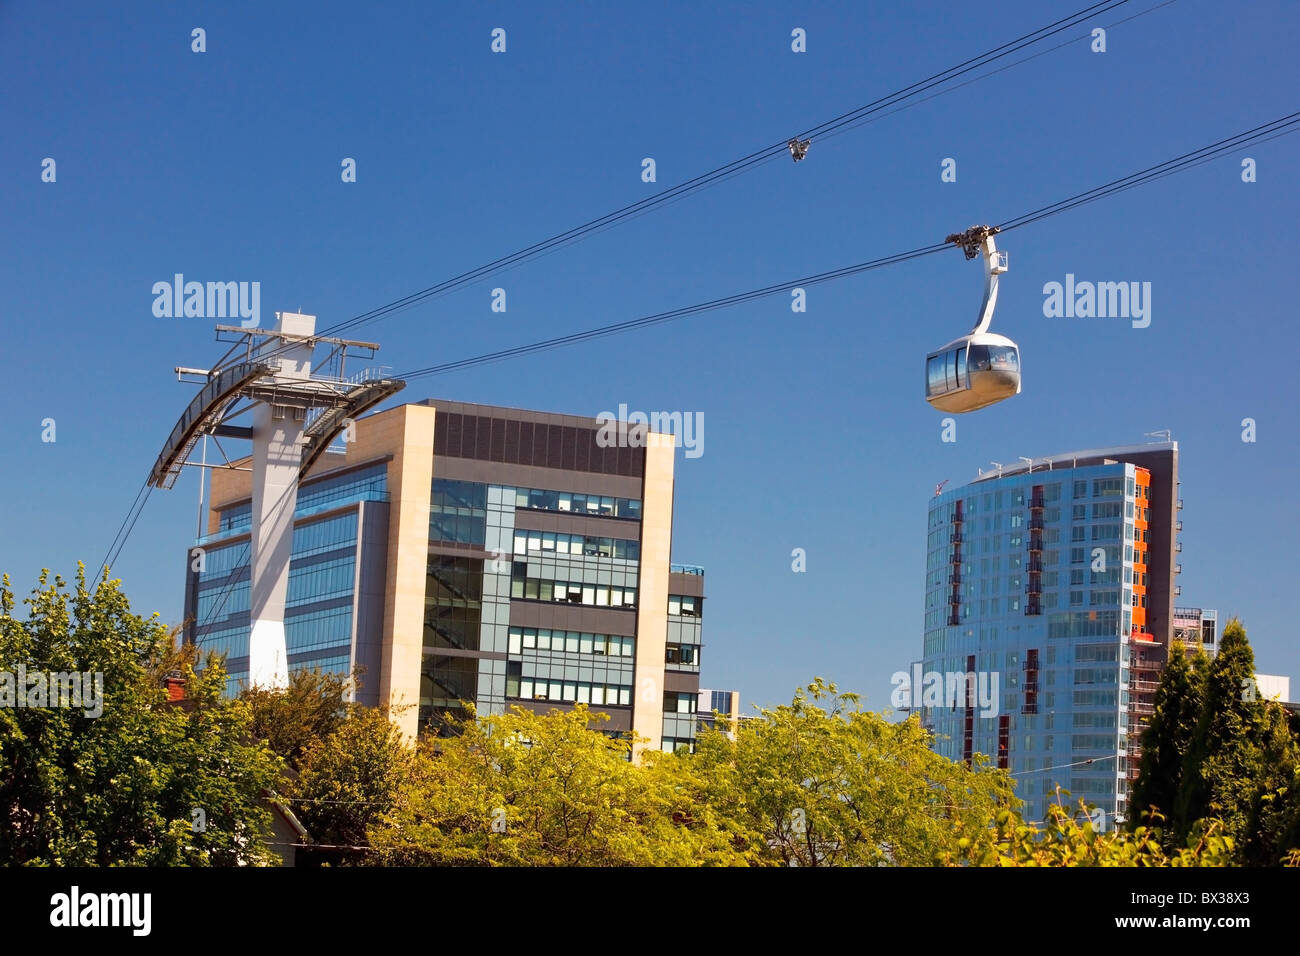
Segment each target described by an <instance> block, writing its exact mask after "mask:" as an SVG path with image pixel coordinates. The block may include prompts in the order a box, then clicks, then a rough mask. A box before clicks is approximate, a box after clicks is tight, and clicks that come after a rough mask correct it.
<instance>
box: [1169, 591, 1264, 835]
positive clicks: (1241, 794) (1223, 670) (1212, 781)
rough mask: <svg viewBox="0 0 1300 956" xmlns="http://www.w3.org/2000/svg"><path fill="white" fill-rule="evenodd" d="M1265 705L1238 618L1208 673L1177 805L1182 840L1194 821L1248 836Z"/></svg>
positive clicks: (1260, 759) (1175, 815)
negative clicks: (1218, 822) (1216, 821)
mask: <svg viewBox="0 0 1300 956" xmlns="http://www.w3.org/2000/svg"><path fill="white" fill-rule="evenodd" d="M1263 736H1264V704H1263V702H1262V701H1260V700H1259V699H1258V694H1257V693H1256V692H1255V655H1254V653H1253V652H1252V651H1251V649H1250V643H1249V642H1248V641H1247V640H1246V629H1245V628H1244V627H1242V625H1241V622H1240V621H1239V620H1237V619H1236V618H1235V617H1234V618H1232V619H1231V620H1230V621H1228V623H1227V624H1226V625H1225V626H1224V628H1223V636H1222V638H1221V639H1220V641H1219V653H1218V655H1217V656H1216V657H1215V658H1214V660H1213V662H1211V664H1210V667H1209V670H1208V672H1207V674H1206V681H1205V703H1204V706H1203V707H1202V709H1201V714H1200V717H1199V719H1198V720H1197V723H1196V730H1195V731H1194V732H1193V734H1192V740H1191V742H1190V744H1189V745H1188V749H1187V756H1186V761H1185V763H1184V765H1183V773H1182V780H1181V781H1180V784H1179V789H1178V793H1177V796H1176V798H1175V801H1174V813H1173V828H1174V834H1175V837H1176V839H1177V840H1178V841H1179V842H1181V841H1182V840H1183V839H1185V838H1186V836H1187V835H1188V834H1189V833H1190V832H1191V830H1192V826H1193V825H1194V824H1195V823H1196V821H1198V820H1200V819H1202V818H1204V817H1211V816H1213V817H1218V818H1220V819H1222V820H1223V823H1224V826H1225V828H1226V832H1227V833H1228V834H1229V835H1230V836H1233V837H1240V836H1242V835H1243V834H1244V831H1245V828H1246V826H1247V823H1248V819H1249V815H1250V807H1251V805H1252V803H1253V802H1254V799H1255V795H1256V791H1257V789H1258V783H1259V781H1260V779H1261V777H1262V775H1263V769H1264V768H1263V749H1262V744H1263Z"/></svg>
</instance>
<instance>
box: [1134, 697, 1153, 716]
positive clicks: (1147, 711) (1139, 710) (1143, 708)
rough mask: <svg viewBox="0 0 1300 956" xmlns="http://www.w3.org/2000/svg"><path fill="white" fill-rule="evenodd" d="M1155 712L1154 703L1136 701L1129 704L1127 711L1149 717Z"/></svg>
mask: <svg viewBox="0 0 1300 956" xmlns="http://www.w3.org/2000/svg"><path fill="white" fill-rule="evenodd" d="M1155 712H1156V707H1155V704H1146V703H1141V702H1138V701H1135V702H1133V703H1132V704H1129V713H1132V714H1138V715H1139V716H1144V717H1150V716H1151V715H1152V714H1154V713H1155Z"/></svg>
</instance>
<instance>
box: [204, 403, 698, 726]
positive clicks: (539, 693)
mask: <svg viewBox="0 0 1300 956" xmlns="http://www.w3.org/2000/svg"><path fill="white" fill-rule="evenodd" d="M600 424H601V423H600V422H598V421H597V420H595V419H590V418H578V417H574V416H569V415H557V414H549V413H542V412H529V411H520V410H516V409H508V408H497V407H492V406H483V405H469V404H464V403H459V402H444V401H434V400H429V401H425V402H422V403H418V404H408V405H400V406H397V407H395V408H391V409H388V410H387V411H383V412H380V413H378V414H374V415H371V416H368V417H366V418H363V419H361V420H359V421H357V422H356V423H355V424H354V426H353V428H352V429H350V430H349V432H348V433H347V435H346V436H345V437H346V438H347V440H346V441H345V442H344V443H343V444H342V446H341V449H340V451H339V452H336V453H330V454H325V455H323V456H322V457H321V458H320V460H319V461H317V463H316V464H315V465H313V466H312V468H311V469H310V471H309V472H308V474H307V475H306V476H305V477H304V478H303V480H302V481H301V482H300V488H299V493H298V500H297V507H296V510H295V517H294V531H293V548H292V556H291V559H290V569H289V584H288V596H287V600H286V612H285V630H286V642H287V652H288V663H289V668H290V670H295V669H301V668H309V667H310V668H321V669H323V670H327V671H334V672H338V673H345V674H346V673H350V672H352V671H353V669H354V668H356V667H357V666H360V667H362V668H364V674H363V677H362V684H361V687H360V690H359V691H358V692H357V693H356V699H357V700H359V701H361V702H363V703H368V704H372V705H374V704H381V703H382V704H388V705H390V706H392V707H394V708H404V709H402V710H400V711H399V712H398V713H397V716H396V718H395V719H396V720H397V721H398V723H399V725H400V726H401V727H402V728H403V730H404V731H406V732H407V733H409V734H414V733H416V732H417V730H418V731H420V732H433V733H439V732H444V731H445V729H446V723H445V719H446V718H447V717H448V715H452V714H459V713H461V712H462V704H461V702H462V701H469V702H472V703H473V704H474V706H475V708H476V710H477V712H478V713H479V714H481V715H486V714H492V713H501V712H503V711H504V710H505V708H506V707H507V706H508V705H511V704H518V705H521V706H523V707H526V708H530V709H533V710H537V711H543V712H544V711H547V710H550V709H551V708H553V707H557V706H558V707H570V706H572V705H574V704H576V703H585V704H589V705H591V707H592V708H593V709H594V710H598V711H601V712H603V713H606V714H608V715H609V717H610V720H609V721H608V722H607V723H605V724H603V725H602V729H604V730H606V731H607V732H613V733H628V732H635V733H636V734H638V735H639V736H641V737H644V738H646V739H647V740H649V741H650V742H649V744H647V745H645V746H648V747H652V748H655V749H658V748H660V747H665V746H666V747H669V748H673V747H676V746H679V745H682V744H685V745H686V746H689V745H690V744H691V742H692V741H693V740H694V736H695V710H696V704H697V701H698V692H699V670H700V649H701V643H702V642H701V636H700V633H701V620H702V614H703V605H704V578H703V571H702V569H700V568H697V567H688V566H674V565H671V564H670V550H671V537H672V518H673V464H674V439H673V437H672V436H665V435H658V434H655V433H649V432H648V431H647V430H646V428H645V427H644V426H635V425H633V426H620V430H619V432H618V439H617V442H611V441H610V440H609V437H610V436H609V430H608V428H607V429H606V432H605V434H604V435H602V434H601V430H600ZM606 446H609V447H606ZM236 464H239V463H236ZM250 505H251V501H250V482H249V474H248V472H246V471H238V470H226V469H219V470H216V471H214V472H213V475H212V489H211V498H210V503H209V523H208V534H206V535H205V536H203V537H202V538H201V539H199V541H198V542H197V547H198V548H199V549H201V555H199V556H198V557H196V556H195V554H194V553H193V552H192V553H191V556H190V558H189V559H188V560H189V573H188V576H187V588H186V614H187V617H188V618H189V619H190V625H189V628H188V631H187V634H188V635H189V636H190V638H191V639H193V640H195V641H197V642H198V643H199V645H200V647H201V648H203V649H209V648H210V649H213V650H217V651H221V652H223V653H225V654H226V655H227V667H228V669H229V672H230V677H231V685H232V688H234V687H237V686H239V685H240V683H242V682H244V681H246V680H247V677H248V673H247V670H248V637H249V634H248V631H249V623H248V620H249V613H248V551H249V545H248V542H249V530H250V523H251V510H250Z"/></svg>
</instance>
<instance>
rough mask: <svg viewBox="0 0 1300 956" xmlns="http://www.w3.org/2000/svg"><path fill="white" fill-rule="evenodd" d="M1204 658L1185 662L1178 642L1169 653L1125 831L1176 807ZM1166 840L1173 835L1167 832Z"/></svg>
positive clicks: (1199, 701) (1200, 701)
mask: <svg viewBox="0 0 1300 956" xmlns="http://www.w3.org/2000/svg"><path fill="white" fill-rule="evenodd" d="M1208 663H1209V662H1208V660H1207V659H1206V657H1205V654H1204V653H1203V652H1201V651H1200V650H1199V649H1198V650H1197V652H1196V655H1195V657H1193V658H1190V659H1189V658H1188V656H1187V653H1186V651H1185V650H1184V647H1183V644H1182V642H1181V641H1174V642H1173V644H1172V645H1171V647H1170V649H1169V662H1168V663H1167V664H1166V665H1165V669H1164V672H1163V673H1162V674H1161V675H1160V686H1159V687H1157V688H1156V695H1155V707H1154V708H1153V709H1154V711H1155V712H1154V714H1153V715H1152V717H1151V720H1150V722H1149V723H1148V725H1147V729H1146V731H1145V732H1144V733H1143V734H1142V762H1141V769H1140V771H1139V773H1138V778H1137V781H1136V782H1135V783H1134V785H1133V794H1132V799H1131V800H1130V801H1129V805H1130V807H1132V811H1133V812H1132V813H1130V815H1129V822H1128V825H1129V828H1130V829H1136V828H1137V827H1139V826H1142V825H1143V824H1144V823H1145V822H1146V819H1147V816H1148V814H1149V812H1150V811H1151V810H1153V809H1154V810H1158V811H1159V812H1161V813H1163V814H1169V813H1171V812H1172V811H1173V809H1174V800H1175V798H1176V797H1177V794H1178V789H1179V786H1180V785H1181V783H1182V778H1183V763H1184V761H1185V759H1186V756H1187V751H1188V748H1189V747H1190V745H1191V742H1192V737H1193V735H1194V734H1195V732H1196V725H1197V723H1198V722H1199V721H1200V718H1201V711H1202V709H1203V706H1204V699H1205V670H1206V667H1207V666H1208ZM1166 838H1168V839H1172V834H1169V833H1168V832H1167V831H1166Z"/></svg>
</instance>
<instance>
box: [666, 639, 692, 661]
mask: <svg viewBox="0 0 1300 956" xmlns="http://www.w3.org/2000/svg"><path fill="white" fill-rule="evenodd" d="M664 663H666V664H686V665H694V664H698V663H699V648H698V647H696V646H695V645H694V644H669V645H668V646H667V648H666V651H665V656H664Z"/></svg>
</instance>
